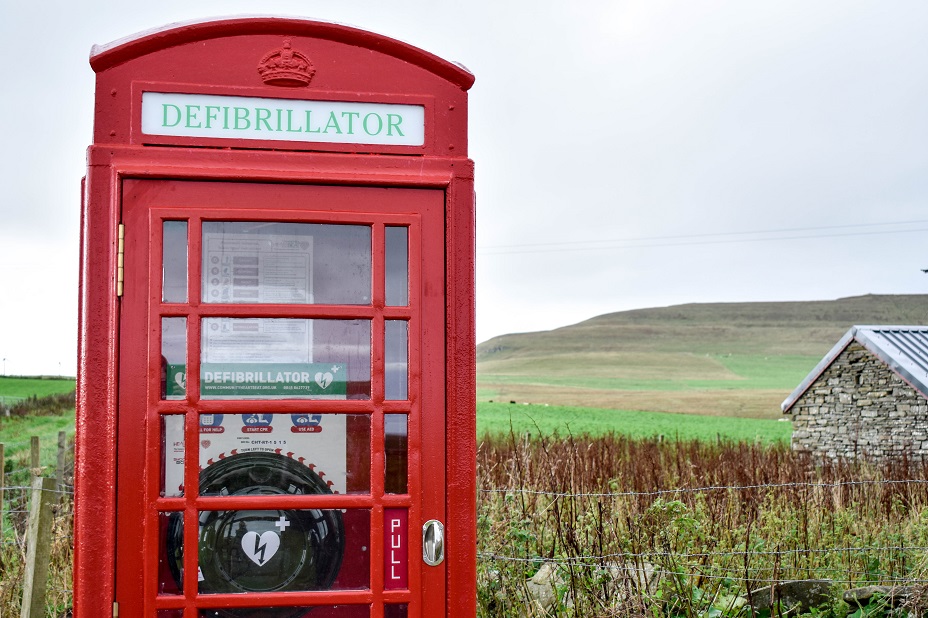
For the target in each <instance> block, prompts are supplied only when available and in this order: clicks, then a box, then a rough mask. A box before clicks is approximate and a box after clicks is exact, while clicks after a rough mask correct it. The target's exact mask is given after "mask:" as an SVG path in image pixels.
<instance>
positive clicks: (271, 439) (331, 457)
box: [164, 413, 347, 497]
mask: <svg viewBox="0 0 928 618" xmlns="http://www.w3.org/2000/svg"><path fill="white" fill-rule="evenodd" d="M164 419H165V424H164V430H165V435H164V439H165V442H164V445H165V466H164V488H165V496H168V497H171V496H181V495H183V484H184V417H183V416H181V415H169V416H165V417H164ZM346 432H347V429H346V420H345V416H344V415H341V414H260V413H248V414H201V415H200V432H199V433H200V436H199V438H200V444H199V449H198V450H199V458H200V469H201V470H202V469H203V468H205V467H208V466H210V465H212V464H213V463H215V462H217V461H219V460H221V459H224V458H226V457H231V456H233V455H235V454H237V453H250V452H253V451H258V452H263V453H278V454H281V455H284V456H286V457H290V458H291V459H294V460H296V461H298V462H299V463H301V464H303V465H305V466H307V467H309V468H311V469H312V470H313V471H314V472H315V473H316V474H318V475H319V476H320V477H321V478H322V479H323V481H325V482H326V483H327V484H328V485H329V488H330V489H331V490H332V491H333V492H334V493H345V484H346V482H347V481H346V479H347V460H346V458H347V442H346V435H347V433H346Z"/></svg>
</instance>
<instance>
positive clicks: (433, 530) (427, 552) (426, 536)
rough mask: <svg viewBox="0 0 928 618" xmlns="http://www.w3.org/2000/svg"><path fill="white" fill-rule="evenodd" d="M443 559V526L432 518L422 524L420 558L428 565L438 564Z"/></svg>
mask: <svg viewBox="0 0 928 618" xmlns="http://www.w3.org/2000/svg"><path fill="white" fill-rule="evenodd" d="M444 559H445V526H444V524H442V523H441V522H440V521H438V520H437V519H432V520H429V521H427V522H425V524H424V525H423V526H422V560H423V561H424V562H425V563H426V564H427V565H429V566H438V565H439V564H441V563H442V561H443V560H444Z"/></svg>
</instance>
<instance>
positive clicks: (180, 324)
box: [161, 318, 187, 399]
mask: <svg viewBox="0 0 928 618" xmlns="http://www.w3.org/2000/svg"><path fill="white" fill-rule="evenodd" d="M186 363H187V318H161V398H162V399H184V398H185V397H186V396H187V372H186V369H185V366H186Z"/></svg>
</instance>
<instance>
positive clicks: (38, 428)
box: [0, 377, 74, 469]
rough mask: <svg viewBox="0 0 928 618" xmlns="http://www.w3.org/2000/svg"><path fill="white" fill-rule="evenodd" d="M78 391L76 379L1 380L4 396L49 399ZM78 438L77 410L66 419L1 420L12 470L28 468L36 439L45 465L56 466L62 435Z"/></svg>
mask: <svg viewBox="0 0 928 618" xmlns="http://www.w3.org/2000/svg"><path fill="white" fill-rule="evenodd" d="M73 390H74V380H73V379H61V378H24V377H0V397H17V398H19V397H21V398H26V397H33V396H35V397H46V396H48V395H58V394H63V393H69V392H71V391H73ZM59 431H64V432H65V433H67V435H68V438H69V439H70V438H72V437H73V436H74V410H71V411H70V413H68V414H66V415H64V416H32V415H30V416H25V417H18V416H9V417H0V444H3V449H4V457H5V458H6V459H7V460H10V461H11V462H12V463H11V464H10V465H11V467H12V469H18V468H23V467H26V466H28V463H29V451H30V445H31V438H32V436H38V437H39V446H40V449H39V456H40V463H41V465H42V466H54V465H55V464H56V461H57V454H58V432H59Z"/></svg>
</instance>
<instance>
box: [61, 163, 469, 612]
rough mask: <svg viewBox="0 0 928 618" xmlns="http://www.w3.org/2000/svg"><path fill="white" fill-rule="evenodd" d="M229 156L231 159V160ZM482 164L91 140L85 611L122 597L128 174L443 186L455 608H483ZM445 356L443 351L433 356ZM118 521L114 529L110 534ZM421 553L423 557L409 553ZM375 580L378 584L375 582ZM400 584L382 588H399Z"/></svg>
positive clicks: (79, 569) (85, 285) (86, 244)
mask: <svg viewBox="0 0 928 618" xmlns="http://www.w3.org/2000/svg"><path fill="white" fill-rule="evenodd" d="M230 159H232V160H231V161H230ZM472 171H473V167H472V164H471V163H470V162H469V161H461V160H459V159H439V158H419V159H413V158H405V157H390V156H387V157H377V158H376V159H372V158H371V157H366V156H363V155H345V154H338V155H332V154H323V153H270V152H261V153H255V152H250V153H247V155H242V156H234V155H230V154H229V153H224V152H216V151H209V150H199V149H191V150H186V149H184V150H175V149H170V150H168V149H164V150H151V149H144V150H143V149H139V148H135V147H122V148H120V147H105V148H104V147H96V146H95V147H91V149H90V151H89V170H88V177H87V182H86V192H87V194H86V195H85V210H84V214H83V230H82V260H81V262H82V276H81V315H80V320H81V338H80V360H81V367H82V371H81V373H80V375H79V378H78V393H79V406H78V421H77V423H78V447H77V448H78V453H77V454H78V463H77V471H76V475H75V476H76V494H77V498H76V506H75V576H74V578H75V582H74V584H75V588H74V609H75V615H76V616H86V617H90V616H94V617H97V616H101V615H106V613H108V612H109V611H110V610H111V607H112V603H113V599H114V598H115V587H114V579H115V573H114V568H115V563H116V551H117V548H116V544H115V530H116V508H115V507H116V499H115V498H116V493H115V492H116V468H117V461H116V437H117V433H116V432H117V400H118V390H117V384H118V382H117V380H118V358H119V338H120V336H121V333H120V331H119V325H118V317H119V302H120V301H119V300H118V299H117V298H116V296H115V290H114V280H115V278H116V274H117V260H118V244H119V241H118V238H117V235H116V227H117V225H118V222H119V221H121V212H120V211H121V185H122V180H123V179H126V178H152V179H176V180H183V179H190V180H224V181H245V182H249V181H250V182H255V181H265V182H287V183H319V184H332V183H343V184H350V185H352V186H374V187H414V188H432V189H440V190H442V191H444V194H445V221H444V226H445V238H444V268H445V272H444V279H445V289H444V303H445V315H446V322H445V332H444V341H445V345H444V349H442V350H441V351H437V350H426V351H424V354H423V358H422V363H429V362H439V363H442V364H444V366H445V384H446V394H447V395H446V411H445V427H446V433H445V447H446V448H445V471H446V475H445V476H446V479H447V488H446V504H445V513H446V521H445V524H446V531H447V532H446V536H447V539H448V541H447V556H446V581H445V584H446V586H445V589H446V608H447V609H446V612H447V615H473V614H474V613H475V611H476V599H475V592H476V590H475V582H476V555H475V552H476V531H475V527H476V526H475V524H476V521H475V506H476V505H475V478H476V476H475V475H476V471H475V459H476V457H475V455H476V441H475V435H474V434H475V416H474V410H475V390H474V384H475V374H474V366H473V358H474V330H473V323H474V322H473V316H474V314H473V307H474V303H473V300H474V299H473V276H474V275H473V273H474V271H473V263H474V261H473V259H474V258H473V246H474V245H473V241H474V238H473V217H474V210H473V205H474V202H473V174H472ZM435 356H440V357H441V358H435ZM107 530H110V531H112V533H110V534H107V533H106V531H107ZM411 559H415V557H413V556H411ZM371 583H372V586H373V585H374V582H371ZM389 594H390V593H384V598H389Z"/></svg>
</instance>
